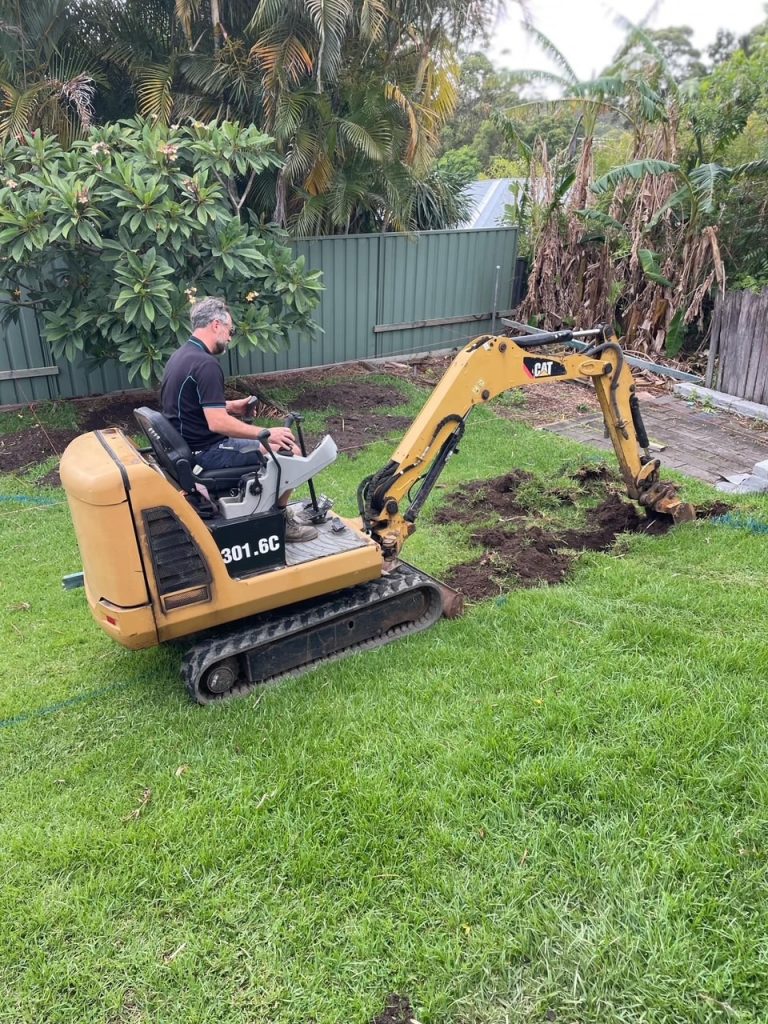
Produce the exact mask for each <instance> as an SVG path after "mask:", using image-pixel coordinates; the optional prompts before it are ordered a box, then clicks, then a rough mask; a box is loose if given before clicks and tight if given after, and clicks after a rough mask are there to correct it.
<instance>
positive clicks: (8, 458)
mask: <svg viewBox="0 0 768 1024" xmlns="http://www.w3.org/2000/svg"><path fill="white" fill-rule="evenodd" d="M79 433H81V431H79V430H67V429H64V428H61V427H58V428H54V427H30V428H29V429H28V430H20V431H19V432H18V433H17V434H3V435H2V436H0V473H24V472H26V471H27V470H29V469H33V468H34V467H35V466H39V465H40V463H41V462H45V461H46V460H47V459H50V458H51V457H52V456H54V455H59V456H60V455H61V453H62V452H63V451H64V449H65V448H66V447H67V445H68V444H69V442H70V441H71V440H72V439H73V438H75V437H77V435H78V434H79ZM57 476H58V474H57Z"/></svg>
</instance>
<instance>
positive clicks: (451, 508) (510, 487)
mask: <svg viewBox="0 0 768 1024" xmlns="http://www.w3.org/2000/svg"><path fill="white" fill-rule="evenodd" d="M529 480H533V474H532V473H528V472H527V471H526V470H524V469H515V470H513V471H512V472H511V473H506V474H505V475H504V476H499V477H496V479H495V480H474V481H472V482H471V483H468V484H462V485H461V486H460V487H458V488H457V489H456V490H455V491H454V493H453V494H452V495H450V497H449V498H448V499H447V501H446V502H445V503H444V504H443V505H442V506H441V507H440V508H439V509H438V510H437V511H436V512H435V515H434V520H435V522H436V523H441V524H442V523H468V522H469V523H471V522H473V521H474V520H475V519H477V518H478V516H479V515H484V514H487V511H488V510H489V509H490V510H492V511H494V512H497V513H498V514H499V515H500V516H505V517H507V518H509V517H510V516H518V515H524V514H525V511H526V510H525V508H524V506H522V505H519V504H518V503H517V502H516V500H515V496H516V494H517V492H518V490H519V489H520V486H521V485H522V484H524V483H527V482H528V481H529Z"/></svg>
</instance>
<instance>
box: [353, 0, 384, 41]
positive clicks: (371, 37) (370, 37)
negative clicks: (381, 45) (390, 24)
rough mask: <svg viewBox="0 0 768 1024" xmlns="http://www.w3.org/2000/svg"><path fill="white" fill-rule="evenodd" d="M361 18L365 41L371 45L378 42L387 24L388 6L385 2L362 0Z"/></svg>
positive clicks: (381, 0)
mask: <svg viewBox="0 0 768 1024" xmlns="http://www.w3.org/2000/svg"><path fill="white" fill-rule="evenodd" d="M359 17H360V34H361V36H362V37H363V39H365V40H367V41H368V42H370V43H375V42H378V40H379V39H381V36H382V34H383V32H384V26H385V25H386V23H387V5H386V3H385V2H384V0H362V3H361V4H360V13H359Z"/></svg>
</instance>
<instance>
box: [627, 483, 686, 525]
mask: <svg viewBox="0 0 768 1024" xmlns="http://www.w3.org/2000/svg"><path fill="white" fill-rule="evenodd" d="M638 500H639V502H640V504H641V505H644V506H645V508H647V509H651V510H652V511H653V512H656V513H658V514H659V515H663V516H669V517H670V518H671V519H672V521H673V522H674V523H675V525H677V524H678V523H691V522H693V520H694V519H695V518H696V509H695V508H694V507H693V505H691V504H690V503H689V502H686V501H681V500H680V496H679V495H678V493H677V486H676V484H673V483H669V482H664V481H661V480H657V481H656V482H655V483H653V484H651V486H650V487H649V488H648V489H647V490H645V491H643V493H642V494H641V495H640V498H639V499H638Z"/></svg>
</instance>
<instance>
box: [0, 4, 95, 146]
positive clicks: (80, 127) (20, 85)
mask: <svg viewBox="0 0 768 1024" xmlns="http://www.w3.org/2000/svg"><path fill="white" fill-rule="evenodd" d="M75 43H76V26H75V25H74V24H73V21H72V16H71V11H70V10H69V5H68V4H67V2H66V0H39V2H38V3H36V4H28V3H22V2H21V0H2V2H0V141H3V140H5V139H6V138H8V137H9V136H18V135H22V134H24V133H26V132H31V131H36V130H41V131H43V132H44V133H47V134H52V133H55V134H57V135H58V136H59V138H60V139H61V140H62V141H63V142H64V143H65V144H69V143H70V142H71V141H73V140H74V139H75V138H77V137H78V135H80V134H81V133H82V132H83V131H84V130H87V129H88V128H89V127H90V125H91V122H92V119H93V97H94V91H95V82H96V81H97V80H98V79H99V75H98V72H97V71H96V70H95V68H94V65H93V64H92V63H91V62H89V61H88V59H87V57H84V56H83V54H82V53H81V52H79V51H78V48H77V46H76V45H75Z"/></svg>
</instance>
